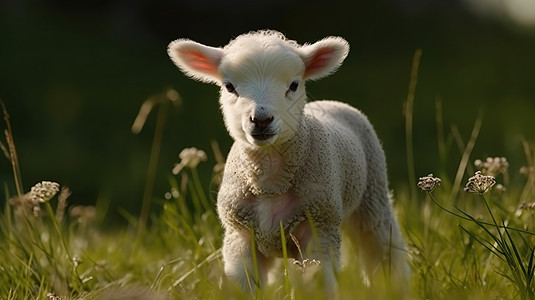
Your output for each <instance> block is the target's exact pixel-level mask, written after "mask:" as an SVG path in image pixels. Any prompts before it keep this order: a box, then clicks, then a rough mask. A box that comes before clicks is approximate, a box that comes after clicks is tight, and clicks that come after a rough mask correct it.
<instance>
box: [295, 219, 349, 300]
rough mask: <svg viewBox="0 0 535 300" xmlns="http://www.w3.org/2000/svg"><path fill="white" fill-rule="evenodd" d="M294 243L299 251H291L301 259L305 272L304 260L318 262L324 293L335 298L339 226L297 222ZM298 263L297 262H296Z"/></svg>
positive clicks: (338, 258) (339, 246)
mask: <svg viewBox="0 0 535 300" xmlns="http://www.w3.org/2000/svg"><path fill="white" fill-rule="evenodd" d="M292 235H293V238H292V239H294V243H296V246H297V247H298V248H299V250H301V253H293V255H294V257H296V256H297V257H300V256H301V255H302V257H300V259H304V261H301V262H300V263H301V264H302V267H303V271H304V272H305V273H306V271H307V270H306V268H307V265H306V263H307V262H306V261H307V260H308V262H312V263H313V264H314V262H315V261H319V262H320V266H321V271H322V272H323V278H324V284H325V291H326V295H327V296H328V298H329V299H336V298H337V294H338V293H337V290H338V285H337V280H336V275H335V271H337V270H338V269H339V267H340V251H341V250H340V249H341V233H340V228H339V226H336V225H331V224H321V223H320V224H313V225H312V226H311V225H310V223H309V222H308V221H305V222H303V223H301V224H299V225H298V226H297V227H296V228H295V230H294V231H293V232H292ZM298 264H299V263H298Z"/></svg>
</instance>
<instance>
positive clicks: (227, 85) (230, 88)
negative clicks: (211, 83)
mask: <svg viewBox="0 0 535 300" xmlns="http://www.w3.org/2000/svg"><path fill="white" fill-rule="evenodd" d="M225 88H226V89H227V91H228V92H229V93H233V94H236V95H237V94H238V93H237V92H236V88H234V85H233V84H232V83H230V82H229V83H227V84H225Z"/></svg>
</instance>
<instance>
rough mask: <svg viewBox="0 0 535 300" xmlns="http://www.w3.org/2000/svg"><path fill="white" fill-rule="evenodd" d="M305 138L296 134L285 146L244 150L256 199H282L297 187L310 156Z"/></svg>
mask: <svg viewBox="0 0 535 300" xmlns="http://www.w3.org/2000/svg"><path fill="white" fill-rule="evenodd" d="M307 140H308V139H306V138H305V136H303V135H300V134H296V136H294V138H293V139H291V140H289V141H288V142H285V143H283V144H281V145H276V146H270V147H264V148H257V147H243V148H242V149H243V152H242V158H243V163H244V164H246V165H245V166H244V167H245V168H244V169H245V170H246V171H245V174H244V176H245V179H246V180H247V182H248V184H249V186H250V191H251V192H252V193H253V194H254V195H257V196H259V195H280V194H283V193H285V192H287V191H288V190H289V189H290V187H291V186H292V185H293V184H294V175H295V173H296V171H297V170H298V168H299V167H300V166H301V164H302V162H303V160H304V157H305V156H306V149H307V147H306V143H307Z"/></svg>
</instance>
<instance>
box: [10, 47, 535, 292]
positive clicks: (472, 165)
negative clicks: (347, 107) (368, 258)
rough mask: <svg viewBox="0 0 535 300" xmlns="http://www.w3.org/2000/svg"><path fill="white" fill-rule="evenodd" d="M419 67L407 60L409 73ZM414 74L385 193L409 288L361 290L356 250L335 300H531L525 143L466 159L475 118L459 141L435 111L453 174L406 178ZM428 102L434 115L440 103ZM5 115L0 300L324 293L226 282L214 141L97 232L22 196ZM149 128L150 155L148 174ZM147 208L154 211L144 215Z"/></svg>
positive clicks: (95, 222) (533, 185)
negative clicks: (400, 181)
mask: <svg viewBox="0 0 535 300" xmlns="http://www.w3.org/2000/svg"><path fill="white" fill-rule="evenodd" d="M418 59H419V58H418V55H415V65H414V66H413V71H414V70H417V63H418ZM412 77H413V79H412V81H411V85H410V87H409V95H408V97H407V100H406V103H405V106H404V107H405V109H406V111H405V118H406V128H405V133H406V147H407V156H406V157H405V158H404V159H406V161H407V166H408V170H407V177H408V178H407V182H408V184H407V186H406V187H405V188H404V189H400V190H399V191H393V192H394V199H395V200H394V201H395V202H394V207H395V210H396V212H397V215H398V220H399V223H400V225H401V227H402V231H403V234H404V236H405V238H406V241H407V257H408V258H409V262H410V266H411V271H412V277H411V282H410V287H409V288H408V291H407V287H400V286H396V285H395V284H394V285H389V284H387V283H386V281H384V280H378V281H376V282H373V283H372V284H371V286H366V285H365V284H364V283H363V280H362V277H361V275H360V271H359V270H360V268H359V263H358V261H357V259H356V256H355V255H354V253H355V252H356V251H358V247H357V249H354V248H353V247H352V246H350V245H344V251H343V253H344V260H343V264H344V267H343V268H342V270H340V272H339V273H337V278H338V282H339V296H340V298H341V299H356V298H359V299H533V298H534V294H535V287H534V282H533V276H534V271H535V260H534V252H535V233H534V232H535V231H534V227H535V221H534V219H533V212H534V211H535V199H534V193H535V153H534V148H533V143H530V142H529V141H525V140H519V141H518V143H519V145H521V147H522V148H523V149H524V156H523V157H521V158H518V157H517V158H515V159H514V161H524V163H523V164H522V165H509V160H508V158H506V157H488V158H487V157H479V158H478V157H473V155H472V151H473V149H474V146H475V145H476V143H477V138H478V135H479V132H480V130H481V128H482V126H484V125H483V124H482V123H483V122H482V121H481V118H476V121H475V124H474V125H473V127H472V128H471V135H470V138H468V139H467V140H463V138H462V137H461V136H460V135H459V134H458V133H457V132H456V131H455V130H448V129H446V128H444V126H443V124H442V123H441V122H440V120H441V116H440V112H441V110H440V109H437V110H436V112H437V115H436V120H437V122H436V130H437V144H436V147H433V148H435V149H437V150H436V151H437V152H438V155H437V156H438V157H439V158H440V160H441V161H448V162H450V163H451V162H452V161H453V159H454V158H457V157H459V158H460V159H459V160H458V161H456V162H454V168H453V167H452V166H451V165H448V166H447V168H443V169H430V170H429V173H434V174H436V176H433V175H432V174H429V175H428V176H425V175H427V174H415V171H414V164H415V162H414V161H415V157H414V153H415V151H414V149H412V144H413V141H412V140H413V128H412V120H413V118H415V117H418V116H414V109H413V105H414V89H415V88H416V81H415V80H416V77H417V73H414V72H413V76H412ZM163 97H167V98H169V100H172V99H171V98H175V99H176V97H177V94H174V93H173V92H172V91H171V93H170V92H169V91H167V92H166V93H165V94H164V95H163ZM436 105H437V108H439V107H440V102H438V101H437V103H436ZM2 106H4V104H3V103H2ZM142 111H143V110H142ZM147 114H148V112H145V117H146V115H147ZM3 116H4V121H5V122H4V125H5V126H4V129H5V132H4V133H5V138H4V139H2V140H1V141H2V144H1V146H2V151H3V154H4V156H5V158H6V159H7V160H8V161H9V162H10V164H11V166H12V169H13V181H14V182H15V187H16V190H9V188H8V185H7V184H4V190H5V194H4V195H2V196H3V197H4V198H5V207H4V208H3V210H2V212H1V213H0V236H1V239H0V299H252V298H257V299H324V298H325V295H324V293H323V291H324V288H323V286H322V281H321V273H316V274H314V273H311V272H310V270H307V269H306V268H302V267H300V266H299V265H297V264H294V263H293V262H292V261H290V260H288V261H287V262H286V263H283V264H281V266H280V268H279V271H278V272H277V273H276V274H275V276H274V277H275V278H274V279H275V280H274V283H273V284H271V285H268V286H265V287H258V286H256V285H255V276H257V274H250V279H251V280H250V283H251V284H250V290H249V291H241V290H240V289H238V288H237V286H235V285H234V284H233V283H232V282H228V281H227V280H226V279H225V277H224V274H223V268H222V262H221V253H220V247H221V233H222V232H221V230H222V229H221V226H220V224H219V221H218V218H217V215H216V212H215V199H216V194H217V186H218V184H219V180H220V177H219V176H220V174H221V172H222V169H223V165H224V154H222V153H221V151H220V150H219V147H218V144H217V142H216V141H214V142H212V149H205V150H207V151H206V152H205V151H202V150H198V149H194V148H189V149H185V151H183V152H182V153H183V154H181V159H182V161H180V162H178V164H177V166H178V167H177V166H175V171H176V172H175V173H176V174H169V180H168V181H169V189H168V190H169V191H168V192H167V193H166V194H165V196H164V197H162V198H161V199H153V195H152V186H153V184H154V182H153V181H154V180H155V177H154V176H152V175H151V174H152V172H151V171H150V170H151V168H150V167H149V172H148V176H147V182H146V185H145V196H144V200H143V201H144V204H143V208H142V210H141V213H140V214H139V215H133V214H131V213H129V212H128V211H126V210H123V211H122V217H123V218H124V219H125V220H126V221H127V224H128V225H127V226H123V227H119V228H114V229H112V230H109V228H108V224H107V223H106V222H105V220H104V218H103V217H102V216H103V215H106V213H107V209H109V207H108V205H109V204H107V203H105V202H98V201H97V202H96V203H94V204H93V205H69V195H70V191H69V189H68V188H67V187H63V186H61V183H55V182H49V181H43V182H40V183H38V184H37V185H35V186H34V187H32V188H31V189H30V190H24V188H23V186H22V184H21V179H20V178H21V177H22V176H21V174H20V167H19V161H18V160H19V157H18V156H17V149H16V143H15V141H16V137H14V136H13V133H12V129H11V127H10V117H9V114H8V110H7V108H5V107H3ZM140 116H141V117H140V118H141V119H142V120H138V121H139V122H140V123H138V124H137V126H141V127H142V126H143V123H144V120H143V118H144V117H143V113H140ZM162 126H163V125H162ZM134 127H135V126H134ZM158 128H159V127H158V126H156V131H155V136H154V142H153V151H152V153H151V157H150V158H148V159H149V160H150V165H152V166H154V168H155V164H157V157H158V156H157V152H158V139H159V137H158V136H159V135H158ZM160 129H161V128H160ZM452 149H453V150H452ZM208 150H210V151H208ZM490 152H491V151H490ZM454 153H455V154H454ZM209 156H211V157H213V158H214V159H213V160H211V161H216V162H217V163H216V165H215V166H214V167H213V173H212V175H210V178H201V175H199V172H198V166H199V164H206V163H207V162H205V161H206V159H207V157H209ZM21 159H23V158H21ZM171 167H172V166H169V169H171ZM452 169H453V170H454V171H453V172H452V171H451V170H452ZM206 182H209V184H206ZM155 206H156V207H157V208H158V209H152V210H150V207H153V208H154V207H155ZM309 274H312V276H308V275H309ZM304 277H307V279H306V280H305V279H304ZM308 277H311V278H308ZM379 277H381V276H379ZM253 291H256V296H254V293H253Z"/></svg>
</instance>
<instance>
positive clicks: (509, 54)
mask: <svg viewBox="0 0 535 300" xmlns="http://www.w3.org/2000/svg"><path fill="white" fill-rule="evenodd" d="M508 2H509V4H511V3H513V4H514V3H516V4H518V5H520V6H518V7H512V8H511V7H509V6H507V5H508V4H507V3H508ZM485 3H487V4H485ZM521 5H524V6H521ZM530 5H531V6H530ZM534 14H535V7H534V6H533V4H530V2H529V0H511V1H488V2H485V1H484V0H481V1H479V0H464V1H463V0H454V1H440V0H417V1H403V0H378V1H352V2H349V1H348V2H345V1H336V0H334V1H316V0H308V1H304V0H286V1H282V0H272V1H257V2H253V1H246V0H234V1H228V2H223V1H216V0H204V1H170V0H157V1H140V0H132V1H126V0H117V1H103V0H101V1H86V2H81V1H66V0H56V1H32V0H24V1H18V0H3V1H2V2H0V98H1V99H2V100H3V101H4V103H5V104H6V106H7V109H8V111H9V113H10V116H11V123H12V126H13V131H14V134H15V142H16V145H17V149H18V154H19V159H20V163H21V170H22V177H23V182H24V186H25V189H26V190H28V189H29V188H30V186H31V185H33V184H35V183H36V182H39V181H41V180H53V181H57V182H59V183H60V184H62V185H66V186H69V187H70V188H71V190H72V191H73V194H72V196H71V198H70V201H71V203H86V204H87V203H89V204H91V203H95V201H97V200H99V199H100V200H103V199H104V200H108V201H109V203H110V204H111V205H112V211H114V210H115V209H116V208H118V207H123V208H126V209H127V210H128V211H130V212H132V213H133V214H137V212H138V211H139V209H140V207H141V200H142V195H143V188H144V182H145V176H146V172H147V167H148V161H149V154H150V149H151V142H152V138H153V134H154V126H155V125H154V124H155V113H154V112H152V113H151V115H150V116H149V119H148V121H147V124H146V126H145V128H144V129H143V131H142V132H141V133H140V134H139V135H134V134H132V133H131V131H130V127H131V125H132V123H133V121H134V118H135V117H136V115H137V112H138V110H139V107H140V105H141V104H142V103H143V101H145V100H146V99H147V98H148V97H150V96H151V95H154V94H158V93H161V92H162V91H164V90H165V89H166V88H169V87H171V88H175V89H176V90H177V91H178V92H179V93H180V95H181V97H182V105H181V106H180V107H178V108H177V107H172V106H169V107H168V108H169V109H168V114H167V119H166V123H165V131H164V136H163V144H162V150H161V154H160V159H159V165H158V175H157V179H156V186H155V190H154V196H155V197H160V198H162V197H163V195H164V194H165V192H166V191H168V190H169V176H170V175H171V173H170V171H171V169H172V167H173V165H174V163H176V162H178V153H179V152H180V150H181V149H183V148H185V147H192V146H195V147H197V148H200V149H203V150H205V151H206V152H207V153H208V156H209V161H208V162H207V163H204V164H202V165H201V166H200V168H201V172H202V174H204V176H203V178H206V185H207V186H208V184H209V178H210V174H211V172H212V166H213V165H214V164H215V161H214V158H213V155H212V153H211V150H210V141H211V140H216V141H217V142H219V144H220V145H221V148H222V150H223V153H227V151H228V149H229V147H230V145H231V142H232V141H231V139H230V138H229V137H228V135H227V133H226V130H225V128H224V126H223V121H222V117H221V114H220V112H219V108H218V103H217V97H218V88H217V87H215V86H211V85H205V84H202V83H198V82H194V81H192V80H190V79H188V78H186V77H185V76H183V75H182V73H181V72H179V71H178V69H176V67H175V66H174V65H173V63H172V62H171V61H170V60H169V58H168V56H167V53H166V48H167V44H168V43H169V42H170V41H171V40H174V39H177V38H190V39H193V40H196V41H198V42H201V43H204V44H208V45H212V46H223V45H225V44H226V43H227V42H228V41H229V40H230V39H231V38H233V37H236V36H237V35H239V34H241V33H244V32H248V31H251V30H257V29H265V28H269V29H276V30H279V31H281V32H283V33H285V34H286V35H287V37H289V38H291V39H294V40H296V41H298V42H299V43H305V42H314V41H316V40H319V39H321V38H323V37H325V36H328V35H339V36H343V37H344V38H346V39H347V40H348V41H349V43H350V45H351V51H350V54H349V56H348V58H347V59H346V61H345V63H344V65H343V66H342V67H341V68H340V69H339V71H338V72H337V73H336V74H334V75H332V76H330V77H328V78H325V79H322V80H321V81H318V82H311V83H309V84H308V92H309V94H310V98H311V99H338V100H343V101H345V102H348V103H350V104H352V105H354V106H356V107H358V108H359V109H361V110H362V111H363V112H365V113H366V114H367V115H368V117H369V119H370V120H371V121H372V123H373V124H374V126H375V128H376V130H377V132H378V134H379V136H380V138H381V140H382V141H383V144H384V148H385V151H386V154H387V159H388V163H389V173H390V177H391V182H392V188H394V189H399V190H402V189H403V188H406V186H407V183H408V179H407V171H406V169H407V167H406V159H405V157H406V153H405V129H404V126H405V123H404V117H403V103H404V101H405V100H406V98H407V92H408V85H409V79H410V70H411V63H412V59H413V55H414V52H415V50H416V49H422V50H423V56H422V59H421V65H420V72H419V82H418V86H417V90H416V97H415V106H414V107H415V119H414V148H415V160H416V175H417V176H419V175H420V176H423V175H426V174H427V173H429V172H437V170H438V168H439V167H440V161H439V157H438V150H437V138H436V136H437V134H436V132H437V128H436V118H435V103H436V101H437V99H440V101H441V103H442V106H443V117H444V125H445V131H446V135H447V136H448V135H449V132H450V126H452V125H454V126H457V127H458V128H459V131H460V133H461V135H462V137H463V138H464V140H465V141H467V140H468V138H469V136H470V131H471V129H472V126H473V124H474V121H475V120H476V118H477V117H478V115H479V114H480V113H481V112H482V115H483V127H482V130H481V133H480V136H479V139H478V143H477V144H476V148H475V150H474V153H473V158H485V157H486V156H487V155H491V156H507V157H508V159H509V161H510V163H511V167H512V172H516V171H517V170H518V168H519V167H520V166H521V165H522V164H523V163H524V160H525V159H524V156H523V152H522V148H521V140H522V139H527V140H531V141H533V140H535V126H534V125H535V124H534V121H533V115H534V113H535V26H534V24H535V22H534V19H533V18H531V17H534ZM2 128H4V124H2ZM448 140H449V141H450V143H449V144H448V145H449V146H448V147H449V148H448V149H449V160H448V161H446V162H445V165H446V168H447V169H448V170H450V171H451V172H450V174H451V176H453V175H454V171H455V170H456V168H457V164H458V161H459V157H460V154H459V151H458V150H457V146H456V145H455V144H454V143H453V142H451V139H448ZM2 141H5V139H4V137H2ZM0 182H1V183H2V188H1V189H2V190H3V189H4V186H7V187H8V188H9V190H10V192H11V193H12V194H13V193H14V184H13V179H12V173H11V169H10V164H9V162H8V161H7V159H4V158H2V159H0ZM4 184H5V185H4ZM3 198H4V197H2V201H3V200H4V199H3Z"/></svg>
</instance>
